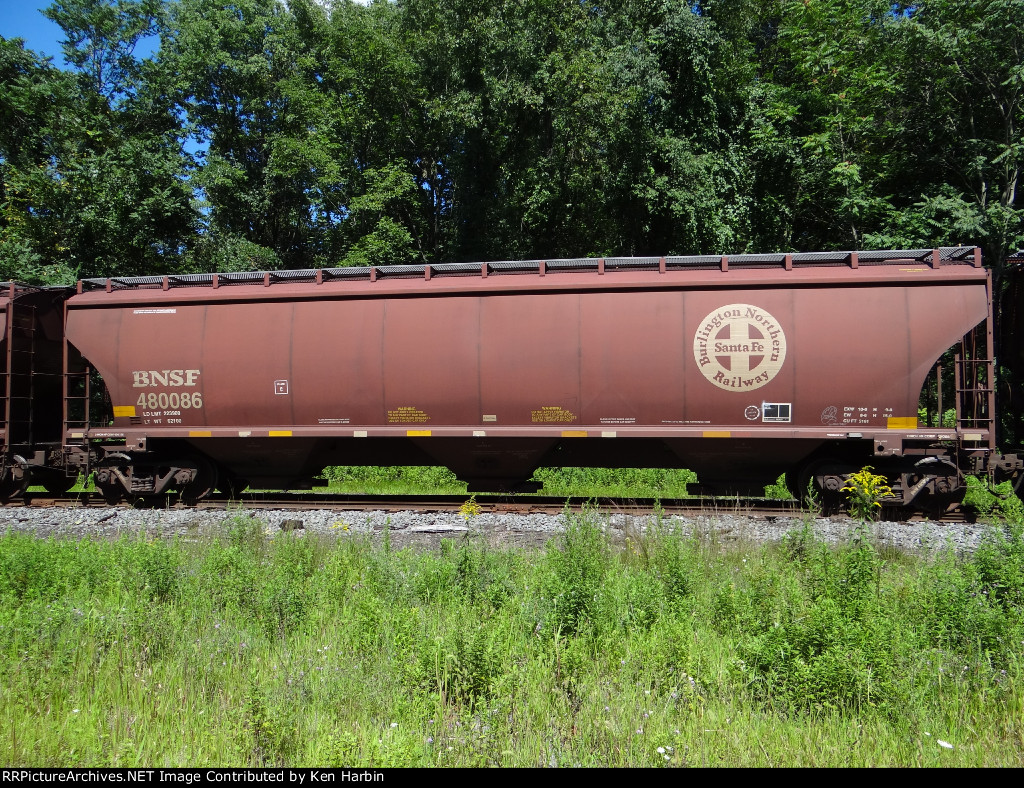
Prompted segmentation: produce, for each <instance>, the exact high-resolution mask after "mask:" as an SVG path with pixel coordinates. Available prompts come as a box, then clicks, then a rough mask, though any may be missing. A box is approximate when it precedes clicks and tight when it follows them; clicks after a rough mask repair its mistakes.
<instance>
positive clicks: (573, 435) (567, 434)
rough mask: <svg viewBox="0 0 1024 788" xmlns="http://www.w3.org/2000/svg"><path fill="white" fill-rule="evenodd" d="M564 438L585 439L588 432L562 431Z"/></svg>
mask: <svg viewBox="0 0 1024 788" xmlns="http://www.w3.org/2000/svg"><path fill="white" fill-rule="evenodd" d="M562 437H563V438H585V437H587V431H586V430H562Z"/></svg>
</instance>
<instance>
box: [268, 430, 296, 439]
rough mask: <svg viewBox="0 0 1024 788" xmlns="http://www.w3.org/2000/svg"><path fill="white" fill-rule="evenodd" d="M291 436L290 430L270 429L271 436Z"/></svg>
mask: <svg viewBox="0 0 1024 788" xmlns="http://www.w3.org/2000/svg"><path fill="white" fill-rule="evenodd" d="M291 436H292V431H291V430H271V431H270V437H271V438H290V437H291Z"/></svg>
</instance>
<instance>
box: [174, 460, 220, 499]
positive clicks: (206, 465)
mask: <svg viewBox="0 0 1024 788" xmlns="http://www.w3.org/2000/svg"><path fill="white" fill-rule="evenodd" d="M193 462H194V463H195V467H196V476H195V479H193V480H192V481H191V482H189V483H188V484H186V485H185V486H184V487H182V488H181V500H182V503H185V504H188V505H189V506H191V505H193V504H195V503H198V502H199V501H201V500H202V499H203V498H205V497H206V496H208V495H210V494H211V493H212V492H213V491H214V490H216V489H217V466H215V465H214V464H213V463H212V462H210V461H209V460H207V459H205V458H203V457H196V458H195V459H194V460H193Z"/></svg>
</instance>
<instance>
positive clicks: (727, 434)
mask: <svg viewBox="0 0 1024 788" xmlns="http://www.w3.org/2000/svg"><path fill="white" fill-rule="evenodd" d="M704 437H705V438H731V437H732V433H731V432H722V431H717V432H716V431H713V430H711V431H705V432H704Z"/></svg>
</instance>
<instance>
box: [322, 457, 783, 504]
mask: <svg viewBox="0 0 1024 788" xmlns="http://www.w3.org/2000/svg"><path fill="white" fill-rule="evenodd" d="M323 476H324V478H325V479H326V480H327V482H328V486H329V487H330V489H331V491H333V492H346V493H367V494H381V495H415V494H434V493H436V494H441V495H444V494H448V495H460V494H463V493H465V492H466V483H465V482H460V481H459V480H458V479H457V478H456V477H455V474H453V473H452V472H451V471H449V470H448V469H447V468H437V467H428V466H424V467H420V466H407V467H387V468H385V467H374V466H347V465H346V466H341V465H339V466H331V467H328V468H325V469H324V474H323ZM533 481H535V482H540V483H541V484H542V485H543V488H542V489H541V490H540V493H539V494H541V495H559V496H572V497H576V498H603V497H608V498H611V497H619V498H685V497H687V495H688V492H687V485H688V484H694V483H696V481H697V474H695V473H694V472H693V471H688V470H685V469H666V468H539V469H538V470H537V471H536V472H535V473H534V474H533ZM765 495H766V497H769V498H782V499H789V498H790V497H791V496H790V495H789V492H788V490H786V487H785V480H784V479H783V478H780V479H779V480H778V481H777V482H776V483H775V484H774V485H770V486H769V487H768V488H767V490H766V492H765Z"/></svg>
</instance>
